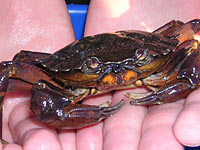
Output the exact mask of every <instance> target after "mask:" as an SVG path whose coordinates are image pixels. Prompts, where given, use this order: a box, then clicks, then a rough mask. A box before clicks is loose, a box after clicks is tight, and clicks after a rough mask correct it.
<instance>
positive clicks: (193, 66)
mask: <svg viewBox="0 0 200 150" xmlns="http://www.w3.org/2000/svg"><path fill="white" fill-rule="evenodd" d="M194 43H195V41H194ZM192 47H193V48H191V49H187V51H186V52H185V54H186V55H187V57H186V58H185V60H184V62H182V63H181V66H180V67H175V68H174V71H173V72H175V71H176V72H177V74H175V75H176V78H174V79H173V80H172V81H170V82H168V83H167V84H165V85H164V86H161V87H160V88H158V90H156V91H154V92H152V93H151V94H149V95H147V96H145V97H142V98H139V99H135V100H132V101H131V104H133V105H147V104H148V105H150V104H163V103H169V102H174V101H177V100H180V99H181V98H185V97H186V96H188V95H189V93H191V92H192V91H194V90H195V89H197V88H198V86H199V85H200V70H199V69H200V46H199V45H198V43H197V46H196V47H195V46H192ZM129 97H130V98H135V97H134V94H132V95H131V94H129Z"/></svg>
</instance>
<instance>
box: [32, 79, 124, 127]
mask: <svg viewBox="0 0 200 150" xmlns="http://www.w3.org/2000/svg"><path fill="white" fill-rule="evenodd" d="M63 92H65V91H64V90H63V89H60V88H58V87H55V86H54V85H52V84H50V83H48V82H47V81H44V80H41V81H39V82H37V83H35V84H34V85H33V88H32V97H31V111H32V112H33V114H34V115H35V116H36V118H37V119H38V120H39V121H42V122H45V123H47V124H49V126H52V127H55V128H65V129H77V128H81V127H85V126H88V125H91V124H95V123H98V122H100V121H101V120H103V119H105V118H107V117H109V116H111V115H113V114H114V113H115V112H117V111H118V110H119V109H120V107H121V106H122V105H123V104H124V101H123V100H122V101H121V102H119V103H118V104H116V105H114V106H111V107H109V104H110V101H107V102H106V103H104V104H101V105H100V106H94V105H86V104H74V103H73V100H72V99H73V96H72V95H67V93H63Z"/></svg>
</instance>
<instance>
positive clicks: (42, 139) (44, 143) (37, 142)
mask: <svg viewBox="0 0 200 150" xmlns="http://www.w3.org/2000/svg"><path fill="white" fill-rule="evenodd" d="M22 145H23V148H24V149H26V150H36V149H48V150H55V149H56V150H61V149H62V146H61V143H60V141H59V138H58V136H57V135H56V133H55V132H53V131H52V130H47V129H43V128H41V129H32V130H29V131H28V132H26V134H25V135H24V136H23V141H22Z"/></svg>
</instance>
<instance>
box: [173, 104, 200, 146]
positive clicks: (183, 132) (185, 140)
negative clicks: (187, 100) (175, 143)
mask: <svg viewBox="0 0 200 150" xmlns="http://www.w3.org/2000/svg"><path fill="white" fill-rule="evenodd" d="M198 106H199V105H193V104H191V105H188V106H187V107H185V109H184V110H183V112H182V113H181V114H180V115H179V117H178V119H177V120H176V123H175V125H174V134H175V136H176V138H177V139H178V140H179V141H180V142H181V143H182V144H183V145H186V146H198V145H200V134H199V133H200V126H199V124H200V118H199V113H200V112H199V107H198Z"/></svg>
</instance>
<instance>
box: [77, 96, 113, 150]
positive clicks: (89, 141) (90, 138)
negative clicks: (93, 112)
mask: <svg viewBox="0 0 200 150" xmlns="http://www.w3.org/2000/svg"><path fill="white" fill-rule="evenodd" d="M110 99H111V94H110V93H108V94H104V95H99V96H95V97H91V98H87V99H86V100H84V102H83V103H84V104H90V105H100V104H102V103H104V102H105V101H107V100H110ZM102 128H103V122H101V123H98V124H95V125H92V126H89V127H86V128H82V129H78V130H77V139H76V140H77V149H78V150H81V149H84V150H86V149H97V150H101V149H102V147H103V133H102Z"/></svg>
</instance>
